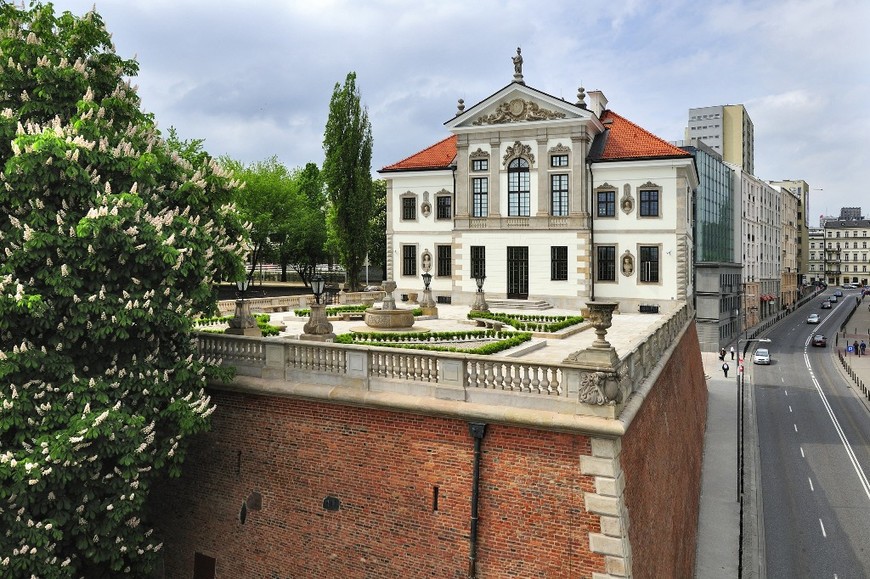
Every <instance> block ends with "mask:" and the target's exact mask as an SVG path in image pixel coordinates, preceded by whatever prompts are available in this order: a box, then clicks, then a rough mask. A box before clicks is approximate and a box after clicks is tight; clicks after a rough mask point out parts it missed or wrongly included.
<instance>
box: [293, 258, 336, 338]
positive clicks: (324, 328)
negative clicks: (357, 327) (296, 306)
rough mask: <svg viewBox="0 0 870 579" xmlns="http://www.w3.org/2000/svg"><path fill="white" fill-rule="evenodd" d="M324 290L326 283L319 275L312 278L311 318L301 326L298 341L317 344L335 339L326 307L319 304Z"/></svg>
mask: <svg viewBox="0 0 870 579" xmlns="http://www.w3.org/2000/svg"><path fill="white" fill-rule="evenodd" d="M325 288H326V282H325V281H324V279H323V277H322V276H321V275H320V274H317V275H315V276H314V278H313V279H312V280H311V291H312V292H314V301H315V303H313V304H311V316H310V318H309V319H308V321H307V322H306V323H305V326H303V328H302V330H303V332H304V333H303V334H302V335H301V336H299V339H300V340H314V341H317V342H331V341H333V340H334V339H335V334H333V333H332V324H331V323H329V320H328V319H327V318H326V306H325V305H324V304H321V303H320V296H322V295H323V292H324V289H325Z"/></svg>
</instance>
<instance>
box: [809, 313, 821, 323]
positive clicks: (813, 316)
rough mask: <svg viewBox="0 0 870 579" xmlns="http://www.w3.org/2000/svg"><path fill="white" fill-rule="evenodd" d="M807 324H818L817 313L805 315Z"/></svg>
mask: <svg viewBox="0 0 870 579" xmlns="http://www.w3.org/2000/svg"><path fill="white" fill-rule="evenodd" d="M807 323H808V324H818V323H819V314H810V315H808V316H807Z"/></svg>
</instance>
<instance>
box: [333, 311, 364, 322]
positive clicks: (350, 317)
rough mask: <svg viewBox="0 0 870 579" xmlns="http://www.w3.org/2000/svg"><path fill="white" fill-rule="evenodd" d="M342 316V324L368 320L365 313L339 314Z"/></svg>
mask: <svg viewBox="0 0 870 579" xmlns="http://www.w3.org/2000/svg"><path fill="white" fill-rule="evenodd" d="M339 315H340V316H341V321H342V322H351V321H354V320H360V321H361V320H364V319H365V318H366V313H365V312H342V313H341V314H339Z"/></svg>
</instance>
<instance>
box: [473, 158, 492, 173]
mask: <svg viewBox="0 0 870 579" xmlns="http://www.w3.org/2000/svg"><path fill="white" fill-rule="evenodd" d="M471 170H472V171H488V170H489V159H472V161H471Z"/></svg>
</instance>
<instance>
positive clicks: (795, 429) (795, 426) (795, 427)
mask: <svg viewBox="0 0 870 579" xmlns="http://www.w3.org/2000/svg"><path fill="white" fill-rule="evenodd" d="M794 431H795V432H797V424H795V425H794Z"/></svg>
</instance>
